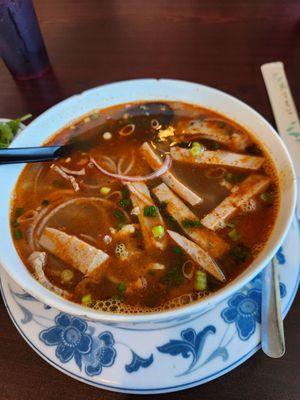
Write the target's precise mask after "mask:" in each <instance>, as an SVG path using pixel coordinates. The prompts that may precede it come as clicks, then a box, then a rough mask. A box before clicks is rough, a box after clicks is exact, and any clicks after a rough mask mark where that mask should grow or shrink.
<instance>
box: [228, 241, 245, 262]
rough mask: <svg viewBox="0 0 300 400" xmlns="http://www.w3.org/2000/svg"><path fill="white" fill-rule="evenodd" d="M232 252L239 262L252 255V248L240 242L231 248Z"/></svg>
mask: <svg viewBox="0 0 300 400" xmlns="http://www.w3.org/2000/svg"><path fill="white" fill-rule="evenodd" d="M230 254H231V255H232V256H233V257H234V258H235V259H236V260H237V261H239V262H244V261H246V260H247V258H248V257H249V256H250V250H249V248H248V247H247V246H245V245H243V244H238V245H237V246H235V247H233V248H232V249H231V250H230Z"/></svg>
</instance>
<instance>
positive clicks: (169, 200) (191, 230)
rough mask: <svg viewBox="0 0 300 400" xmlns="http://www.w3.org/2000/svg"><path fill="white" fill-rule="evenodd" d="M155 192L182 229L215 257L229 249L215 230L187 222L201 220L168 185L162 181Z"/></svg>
mask: <svg viewBox="0 0 300 400" xmlns="http://www.w3.org/2000/svg"><path fill="white" fill-rule="evenodd" d="M153 193H154V194H155V196H156V197H157V198H158V200H159V201H160V202H161V203H162V202H165V203H166V211H167V212H168V214H170V215H171V216H172V217H173V218H174V219H175V220H176V221H177V222H178V224H179V225H180V227H181V228H182V230H183V231H184V232H185V233H186V234H187V235H188V236H189V237H190V238H191V239H192V240H194V242H196V243H197V244H199V246H201V247H202V248H203V249H204V250H205V251H207V252H208V253H209V254H210V255H211V256H212V257H213V258H219V257H221V256H222V255H223V254H224V253H225V252H226V251H227V250H229V245H228V244H227V243H226V242H225V240H223V239H222V238H220V237H219V236H218V235H216V234H215V233H214V232H212V231H210V230H208V229H206V228H204V227H201V226H198V227H197V226H187V225H188V224H187V223H186V222H188V221H191V222H193V221H198V222H200V221H199V218H198V217H197V215H195V214H194V213H193V212H192V211H191V210H190V209H189V208H188V207H187V206H186V205H185V204H184V203H183V202H182V201H181V200H180V199H179V198H178V197H177V196H176V195H175V194H174V193H173V192H172V190H170V189H169V188H168V186H167V185H165V184H164V183H161V184H160V185H158V186H156V187H155V188H154V189H153Z"/></svg>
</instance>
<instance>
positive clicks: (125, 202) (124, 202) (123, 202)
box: [119, 199, 132, 208]
mask: <svg viewBox="0 0 300 400" xmlns="http://www.w3.org/2000/svg"><path fill="white" fill-rule="evenodd" d="M119 205H120V207H122V208H130V207H132V202H131V200H130V199H122V200H120V202H119Z"/></svg>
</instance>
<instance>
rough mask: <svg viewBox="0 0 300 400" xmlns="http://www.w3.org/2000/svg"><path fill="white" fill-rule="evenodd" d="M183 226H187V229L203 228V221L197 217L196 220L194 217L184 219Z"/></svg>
mask: <svg viewBox="0 0 300 400" xmlns="http://www.w3.org/2000/svg"><path fill="white" fill-rule="evenodd" d="M182 226H183V227H184V228H186V229H188V228H201V227H202V224H201V222H200V221H199V220H197V219H195V220H192V219H187V218H186V219H184V220H183V221H182Z"/></svg>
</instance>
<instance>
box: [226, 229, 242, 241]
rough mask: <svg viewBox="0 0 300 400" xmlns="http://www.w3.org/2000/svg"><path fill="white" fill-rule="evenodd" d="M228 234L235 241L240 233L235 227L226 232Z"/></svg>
mask: <svg viewBox="0 0 300 400" xmlns="http://www.w3.org/2000/svg"><path fill="white" fill-rule="evenodd" d="M228 236H229V237H230V239H231V240H233V241H235V242H237V241H238V240H239V239H240V238H241V234H240V232H239V231H238V230H237V229H236V228H233V229H232V230H231V231H230V232H228Z"/></svg>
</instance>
